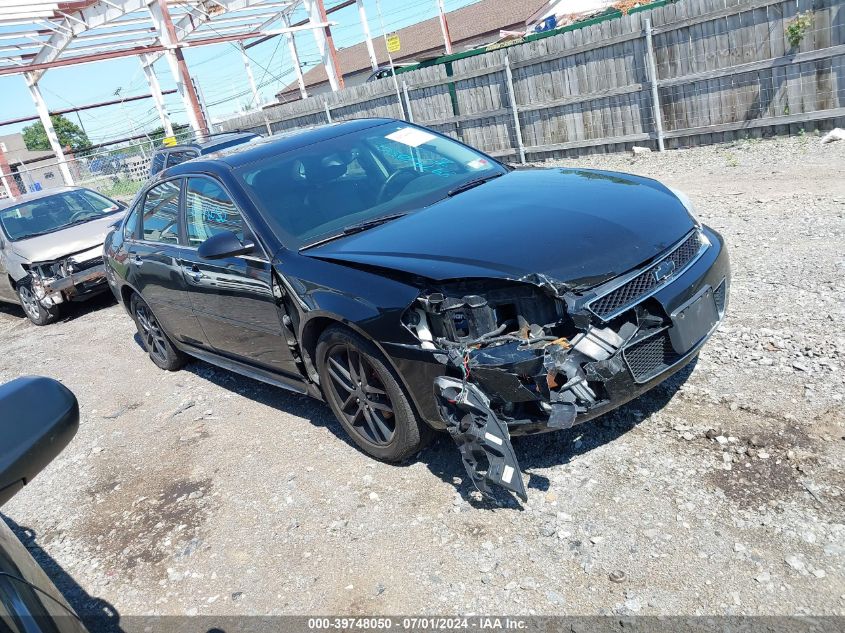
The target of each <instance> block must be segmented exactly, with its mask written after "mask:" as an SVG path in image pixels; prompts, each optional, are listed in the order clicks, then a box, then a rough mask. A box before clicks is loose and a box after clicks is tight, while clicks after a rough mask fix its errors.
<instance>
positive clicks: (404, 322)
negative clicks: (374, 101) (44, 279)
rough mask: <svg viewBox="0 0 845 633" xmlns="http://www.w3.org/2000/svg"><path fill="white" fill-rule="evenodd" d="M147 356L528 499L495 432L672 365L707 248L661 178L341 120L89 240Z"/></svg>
mask: <svg viewBox="0 0 845 633" xmlns="http://www.w3.org/2000/svg"><path fill="white" fill-rule="evenodd" d="M105 250H106V261H107V270H108V277H109V281H110V283H111V285H112V289H113V291H114V293H115V295H116V296H117V297H118V299H119V300H121V301H122V302H123V304H124V305H125V306H126V308H127V310H128V311H129V312H130V313H131V314H132V316H133V317H134V318H135V321H136V323H137V324H138V330H139V334H140V336H141V338H142V341H143V342H144V345H145V347H146V349H147V350H148V351H149V353H150V356H151V358H152V359H153V360H154V361H155V362H156V364H158V365H159V366H160V367H163V368H165V369H175V368H177V367H179V366H180V365H181V364H182V363H183V362H184V360H185V354H188V355H191V356H194V357H197V358H200V359H203V360H207V361H209V362H212V363H214V364H217V365H219V366H222V367H226V368H229V369H232V370H234V371H237V372H240V373H242V374H245V375H248V376H252V377H254V378H257V379H259V380H264V381H266V382H269V383H272V384H277V385H280V386H284V387H286V388H289V389H293V390H295V391H299V392H301V393H307V394H309V395H312V396H314V397H317V398H324V399H326V400H327V402H328V404H329V405H330V407H331V408H332V410H333V411H334V413H335V415H336V416H337V418H338V419H339V420H340V422H341V424H342V425H343V426H344V428H345V429H346V430H347V431H348V432H349V433H350V436H351V437H352V439H353V440H354V441H355V442H356V443H357V444H358V445H359V446H360V447H362V448H363V449H364V450H365V451H366V452H368V453H369V454H371V455H373V456H375V457H378V458H380V459H384V460H400V459H403V458H405V457H408V456H409V455H411V454H413V453H414V452H415V451H417V450H419V448H420V447H421V446H423V445H424V443H425V441H426V440H427V438H428V437H429V436H430V428H434V429H439V430H447V431H448V432H449V433H450V435H451V436H452V437H453V438H454V440H455V441H456V443H457V444H458V446H459V448H460V451H461V454H462V458H463V462H464V465H465V466H466V468H467V471H468V473H469V474H470V477H471V478H472V480H473V481H474V482H475V484H476V485H477V486H478V487H479V489H481V490H482V491H483V492H488V489H487V483H488V482H489V483H496V484H499V485H502V486H504V487H505V488H507V489H509V490H512V491H513V492H515V493H517V494H518V495H520V496H521V497H523V498H524V497H525V488H524V485H523V482H522V479H521V476H520V472H519V465H518V463H517V461H516V458H515V455H514V452H513V448H512V446H511V443H510V436H511V435H517V434H528V433H538V432H542V431H550V430H555V429H565V428H569V427H571V426H573V425H575V424H578V423H582V422H585V421H587V420H590V419H592V418H594V417H596V416H598V415H601V414H602V413H605V412H607V411H609V410H611V409H613V408H615V407H618V406H620V405H621V404H623V403H625V402H627V401H629V400H631V399H632V398H635V397H636V396H638V395H640V394H641V393H643V392H645V391H647V390H648V389H650V388H652V387H653V386H655V385H656V384H658V383H660V382H661V381H663V380H665V379H666V378H667V377H668V376H670V375H671V374H672V373H674V372H676V371H678V370H679V369H681V368H682V367H683V366H685V365H686V364H687V363H689V362H690V361H691V360H692V359H693V358H695V355H696V354H697V353H698V351H699V349H700V348H701V346H702V345H703V344H704V343H705V342H706V340H707V339H708V337H709V336H710V334H711V333H712V332H713V331H714V329H715V328H716V327H717V325H718V323H719V322H720V320H721V319H722V318H723V316H724V313H725V310H726V307H727V301H728V291H729V284H730V272H729V265H728V257H727V252H726V250H725V248H724V244H723V242H722V238H721V237H720V236H719V235H718V234H717V233H716V232H715V231H713V230H712V229H709V228H707V227H704V226H701V225H700V224H699V223H698V221H697V220H696V219H695V218H694V216H693V215H692V211H691V205H690V203H689V201H688V200H687V199H686V198H685V197H684V196H683V194H680V193H677V192H672V191H670V190H669V189H667V188H666V187H665V186H663V185H661V184H660V183H658V182H656V181H653V180H650V179H647V178H641V177H637V176H632V175H628V174H621V173H611V172H602V171H595V170H579V169H530V170H517V171H515V170H512V169H510V168H507V167H505V166H503V165H501V164H499V163H498V162H496V161H495V160H494V159H492V158H490V157H488V156H485V155H483V154H480V153H479V152H477V151H475V150H472V149H471V148H468V147H466V146H464V145H461V144H459V143H457V142H455V141H453V140H451V139H448V138H446V137H443V136H440V135H438V134H435V133H432V132H430V131H428V130H425V129H423V128H419V127H416V126H412V125H408V124H406V123H402V122H397V121H390V120H381V119H379V120H359V121H349V122H345V123H341V124H336V125H331V126H325V127H321V128H316V129H313V130H308V131H300V132H295V133H291V134H289V135H287V136H281V137H273V138H271V139H265V140H262V141H255V142H252V143H250V144H248V145H244V146H241V147H238V148H233V149H232V150H229V151H227V152H221V153H218V154H217V155H215V156H214V157H210V158H208V159H205V160H202V159H198V160H195V161H192V162H190V163H185V164H183V165H179V166H177V167H174V168H172V169H170V170H166V171H165V172H164V173H162V175H161V178H160V179H159V181H158V182H157V183H155V184H153V185H150V186H149V187H148V190H147V191H146V192H143V193H142V195H141V196H139V198H138V200H137V202H136V207H135V208H134V209H133V211H132V212H131V213H130V214H129V216H128V217H127V220H126V221H125V222H124V224H123V226H122V227H121V228H120V229H119V230H117V231H115V232H113V233H112V234H111V235H110V236H109V238H108V239H107V240H106V246H105Z"/></svg>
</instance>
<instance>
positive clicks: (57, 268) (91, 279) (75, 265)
mask: <svg viewBox="0 0 845 633" xmlns="http://www.w3.org/2000/svg"><path fill="white" fill-rule="evenodd" d="M28 272H29V275H30V278H31V280H32V282H31V285H32V291H33V293H34V294H35V296H36V298H37V299H38V300H39V301H40V302H41V303H42V304H44V305H45V306H51V305H58V304H60V303H62V302H64V301H74V300H77V299H83V298H87V297H88V296H89V295H91V294H94V293H97V292H101V291H104V290H106V289H107V288H108V285H107V284H106V273H105V268H104V267H103V253H102V247H100V246H96V247H94V248H91V249H88V250H86V251H83V252H81V253H75V254H73V255H70V256H68V257H63V258H61V259H58V260H55V261H50V262H37V263H33V264H30V265H29V266H28Z"/></svg>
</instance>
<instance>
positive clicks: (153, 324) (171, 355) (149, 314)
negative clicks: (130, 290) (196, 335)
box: [129, 294, 188, 371]
mask: <svg viewBox="0 0 845 633" xmlns="http://www.w3.org/2000/svg"><path fill="white" fill-rule="evenodd" d="M129 309H130V311H131V312H132V318H133V319H134V320H135V327H137V328H138V336H139V337H140V338H141V345H143V347H144V350H146V352H147V354H148V355H149V357H150V360H152V361H153V362H154V363H155V364H156V365H158V366H159V367H160V368H161V369H165V370H167V371H176V370H178V369H181V368H182V367H184V366H185V363H186V362H187V361H188V357H187V356H185V354H183V353H182V352H180V351H179V350H178V349H176V347H174V345H173V343H172V342H171V341H170V338H168V336H167V334H165V333H164V330H162V329H161V326H160V325H159V324H158V321H157V320H156V318H155V315H154V314H153V311H152V310H151V309H150V306H148V305H147V302H146V301H144V300H143V299H142V298H141V297H140V296H139V295H137V294H133V295H132V299H131V300H130V302H129Z"/></svg>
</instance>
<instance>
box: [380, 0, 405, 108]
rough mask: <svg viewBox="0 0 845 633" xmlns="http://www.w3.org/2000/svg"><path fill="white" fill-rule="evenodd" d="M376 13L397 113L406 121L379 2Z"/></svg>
mask: <svg viewBox="0 0 845 633" xmlns="http://www.w3.org/2000/svg"><path fill="white" fill-rule="evenodd" d="M376 13H378V22H379V26H381V37H382V39H384V49H385V50H386V51H387V61H388V62H390V76H391V77H393V88H394V90H396V99H397V100H398V102H399V111H400V112H401V113H402V118H403V119H406V116H405V106H404V105H402V93H401V92H399V81H398V80H397V79H396V66H394V64H393V55H391V54H390V49H389V48H388V47H387V32H386V31H385V30H384V16H382V14H381V0H376ZM406 120H407V119H406Z"/></svg>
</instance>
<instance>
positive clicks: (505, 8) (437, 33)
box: [276, 0, 550, 103]
mask: <svg viewBox="0 0 845 633" xmlns="http://www.w3.org/2000/svg"><path fill="white" fill-rule="evenodd" d="M549 4H550V3H549V0H481V1H480V2H476V3H475V4H471V5H469V6H466V7H463V8H461V9H457V10H456V11H451V12H449V13H447V14H446V19H447V21H448V23H449V32H450V34H451V38H452V46H453V49H454V52H456V53H457V52H461V51H464V50H468V49H472V48H475V47H476V46H480V45H482V44H487V43H490V42H495V41H497V40H499V39H500V32H501V31H503V30H505V31H519V30H521V31H524V30H525V28H526V26H527V24H528V20H529V19H530V18H532V16H534V15H535V14H537V13H538V12H540V11H541V10H542V9H544V8H546V7H547V6H549ZM374 26H375V25H374ZM396 34H397V35H399V39H400V42H401V45H402V49H401V50H400V51H399V52H398V53H396V54H394V55H393V61H394V63H395V64H396V65H397V66H400V65H407V64H413V63H418V62H422V61H425V60H426V59H433V58H435V57H440V56H441V55H445V54H446V47H445V45H444V43H443V34H442V32H441V30H440V19H439V18H438V17H433V18H431V19H429V20H425V21H423V22H418V23H417V24H412V25H410V26H406V27H405V28H403V29H399V30H398V31H396ZM373 46H374V47H375V50H376V58H377V60H378V63H379V66H380V67H381V66H382V65H387V64H388V63H389V61H388V57H387V50H386V49H385V46H384V39H383V38H381V37H375V36H374V38H373ZM337 54H338V59H339V62H340V64H339V65H340V68H341V70H342V71H343V81H344V83H345V84H346V86H347V87H349V86H358V85H360V84H363V83H365V82H366V81H367V79H369V77H370V75H372V74H373V69H372V67H371V66H370V57H369V55H368V54H367V44H366V42H360V43H358V44H355V45H354V46H350V47H348V48H342V49H339V50H338V52H337ZM304 79H305V86H306V88H307V90H308V94H309V95H315V94H323V93H326V92H330V91H331V88H330V86H329V80H328V77H327V76H326V71H325V68H324V67H323V66H322V65H320V66H315V67H314V68H312V69H311V70H309V71H308V72H307V73H305V77H304ZM276 98H277V99H278V100H279V101H280V102H281V103H287V102H290V101H296V100H298V99H299V98H300V96H299V87H298V85H297V84H296V83H292V84H290V85H289V86H287V87H286V88H285V89H284V90H282V91H281V92H279V93H277V94H276Z"/></svg>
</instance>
